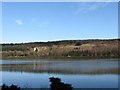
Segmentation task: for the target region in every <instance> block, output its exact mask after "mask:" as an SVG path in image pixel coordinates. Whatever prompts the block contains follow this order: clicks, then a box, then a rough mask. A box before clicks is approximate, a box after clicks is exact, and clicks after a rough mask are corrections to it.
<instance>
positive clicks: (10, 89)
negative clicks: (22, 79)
mask: <svg viewBox="0 0 120 90" xmlns="http://www.w3.org/2000/svg"><path fill="white" fill-rule="evenodd" d="M2 90H20V87H18V86H16V85H13V84H12V85H11V86H6V85H5V84H3V85H2Z"/></svg>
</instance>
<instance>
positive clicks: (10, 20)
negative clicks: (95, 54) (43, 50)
mask: <svg viewBox="0 0 120 90" xmlns="http://www.w3.org/2000/svg"><path fill="white" fill-rule="evenodd" d="M2 5H3V6H2V15H3V16H2V26H3V27H2V39H3V43H16V42H35V41H55V40H70V39H72V40H73V39H101V38H102V39H108V38H117V37H118V3H117V2H116V3H115V2H114V3H113V2H111V3H100V2H96V3H91V2H84V3H80V2H79V3H77V2H75V3H73V2H71V3H68V2H67V3H65V2H63V3H60V2H58V3H53V2H51V3H42V2H38V3H33V2H31V3H28V2H26V3H25V2H24V3H20V2H19V3H13V2H9V3H7V2H6V3H5V2H4V3H3V4H2Z"/></svg>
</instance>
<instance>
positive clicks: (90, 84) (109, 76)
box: [0, 59, 118, 88]
mask: <svg viewBox="0 0 120 90" xmlns="http://www.w3.org/2000/svg"><path fill="white" fill-rule="evenodd" d="M0 61H1V60H0ZM0 65H2V71H1V72H0V73H2V83H5V84H7V85H11V84H16V85H18V86H20V87H22V88H49V85H50V82H49V77H53V76H54V77H59V78H61V80H62V82H64V83H69V84H72V86H73V87H74V88H118V74H117V70H118V61H117V60H107V59H101V60H100V59H99V60H72V61H71V60H2V63H1V64H0Z"/></svg>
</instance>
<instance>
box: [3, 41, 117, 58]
mask: <svg viewBox="0 0 120 90" xmlns="http://www.w3.org/2000/svg"><path fill="white" fill-rule="evenodd" d="M118 43H119V40H118V39H109V40H97V39H95V40H63V41H53V42H30V43H17V44H2V52H1V53H2V57H3V59H4V58H38V59H39V58H118V56H119V50H118V46H119V44H118Z"/></svg>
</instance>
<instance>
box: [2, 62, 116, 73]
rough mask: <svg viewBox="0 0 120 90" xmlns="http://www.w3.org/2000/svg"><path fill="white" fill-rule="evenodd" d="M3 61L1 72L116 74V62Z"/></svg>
mask: <svg viewBox="0 0 120 90" xmlns="http://www.w3.org/2000/svg"><path fill="white" fill-rule="evenodd" d="M9 62H10V61H9V60H8V61H6V60H5V61H3V64H2V70H3V71H20V72H34V73H35V72H36V73H37V72H47V73H63V74H100V73H101V74H103V73H104V74H108V73H111V74H117V73H118V61H107V60H100V61H98V60H97V61H94V60H90V61H47V60H41V61H39V60H35V61H32V60H31V61H30V60H29V61H24V60H21V61H18V62H17V61H16V62H14V61H12V62H13V63H12V62H10V63H9Z"/></svg>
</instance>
